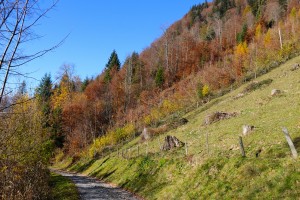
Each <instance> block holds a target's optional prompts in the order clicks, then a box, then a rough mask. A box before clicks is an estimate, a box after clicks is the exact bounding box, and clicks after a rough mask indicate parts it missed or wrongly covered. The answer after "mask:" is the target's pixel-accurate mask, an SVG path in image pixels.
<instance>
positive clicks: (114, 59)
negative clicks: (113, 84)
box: [104, 50, 121, 83]
mask: <svg viewBox="0 0 300 200" xmlns="http://www.w3.org/2000/svg"><path fill="white" fill-rule="evenodd" d="M120 68H121V63H120V60H119V58H118V54H117V53H116V51H115V50H113V52H112V53H111V55H110V57H109V60H108V62H107V64H106V65H105V72H104V73H105V75H104V81H105V82H106V83H108V82H110V80H111V79H112V77H111V72H112V71H114V70H115V71H119V70H120Z"/></svg>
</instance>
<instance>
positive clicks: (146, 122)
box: [144, 115, 151, 125]
mask: <svg viewBox="0 0 300 200" xmlns="http://www.w3.org/2000/svg"><path fill="white" fill-rule="evenodd" d="M144 124H145V125H150V124H151V116H150V115H147V116H145V117H144Z"/></svg>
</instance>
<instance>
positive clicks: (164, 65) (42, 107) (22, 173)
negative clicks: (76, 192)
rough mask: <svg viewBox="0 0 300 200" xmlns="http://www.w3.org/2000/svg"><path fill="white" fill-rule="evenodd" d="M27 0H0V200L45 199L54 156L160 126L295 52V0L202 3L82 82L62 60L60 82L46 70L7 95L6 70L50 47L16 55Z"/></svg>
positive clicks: (93, 149)
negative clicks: (36, 80)
mask: <svg viewBox="0 0 300 200" xmlns="http://www.w3.org/2000/svg"><path fill="white" fill-rule="evenodd" d="M34 2H35V1H33V2H32V1H1V2H0V8H1V15H2V16H1V18H2V20H3V21H4V24H9V25H8V26H3V23H2V24H0V28H1V30H0V31H1V33H2V35H4V37H3V38H0V40H1V43H0V44H1V52H2V59H1V62H0V72H1V75H0V77H1V78H0V80H1V89H2V93H1V96H0V117H1V120H0V130H1V134H0V197H1V199H46V198H48V195H49V186H48V184H47V179H48V178H49V171H48V169H47V167H48V165H49V162H50V160H51V157H53V156H54V155H56V154H60V153H61V154H64V155H69V156H72V157H74V158H79V157H82V156H86V157H94V156H96V155H97V154H99V153H101V152H102V151H104V150H105V148H107V147H109V146H112V145H116V144H120V143H122V142H124V141H128V140H129V139H130V138H132V137H133V136H134V135H138V134H140V133H141V131H142V129H143V128H144V127H158V126H160V125H162V124H164V123H166V121H167V120H170V119H175V118H178V117H180V116H182V115H183V114H184V113H186V112H188V111H190V110H193V109H195V108H197V107H198V106H200V105H204V104H206V103H208V102H210V101H211V100H212V99H214V98H216V97H219V96H222V95H224V94H226V93H227V92H229V91H231V90H233V89H234V88H236V87H238V86H239V85H240V84H242V83H244V82H247V81H249V80H253V79H255V78H257V77H258V76H260V75H263V74H265V73H267V72H268V71H270V70H271V69H273V68H275V67H277V66H279V65H280V64H281V63H284V62H285V61H287V60H288V59H290V58H292V57H295V56H296V55H299V50H300V35H299V34H298V33H299V31H300V2H299V1H298V0H214V1H212V2H207V1H205V2H204V3H201V4H199V5H194V6H193V7H192V8H191V9H190V11H189V12H188V13H187V14H186V15H185V16H183V18H182V19H181V20H179V21H177V22H175V23H173V24H172V25H171V26H170V27H168V28H166V29H165V30H163V34H162V35H161V37H160V38H158V39H157V40H155V41H153V43H152V44H150V45H149V46H148V47H147V48H146V49H144V50H143V51H142V52H140V53H137V52H132V54H131V55H130V56H128V57H127V58H126V60H125V62H124V63H121V62H120V60H119V58H118V54H117V52H116V51H113V52H112V53H111V56H110V57H109V58H108V61H107V64H106V65H105V67H104V70H103V71H102V72H99V75H97V76H96V77H92V78H88V77H87V78H86V79H84V80H81V79H80V77H79V76H78V75H76V74H74V72H73V71H74V70H73V66H71V65H64V66H62V67H61V70H60V72H59V74H60V77H59V81H57V82H55V83H54V82H53V77H52V76H51V74H45V75H44V77H43V78H42V79H41V81H40V83H39V84H38V86H37V88H36V89H35V92H34V94H29V93H28V92H27V89H26V83H25V82H23V83H22V84H19V86H18V87H17V88H16V89H15V90H14V92H12V93H10V92H9V89H8V88H6V86H5V82H6V79H7V77H6V76H5V74H9V73H16V72H15V71H14V68H13V67H14V65H21V64H22V63H23V62H27V61H29V60H31V59H33V58H35V57H39V56H40V55H42V54H44V53H45V51H48V50H43V51H41V52H38V53H37V54H34V55H29V56H25V57H20V56H19V55H18V54H16V55H15V50H16V49H17V47H18V41H19V40H18V38H21V39H23V40H28V38H26V37H25V34H26V31H27V30H28V29H27V27H31V24H28V25H26V26H25V25H24V26H23V24H24V23H22V22H24V18H25V16H26V14H27V13H26V9H28V10H29V9H32V8H33V6H35V5H34ZM4 10H5V12H4ZM10 13H13V14H12V15H10ZM44 13H45V12H40V13H38V14H37V16H36V17H37V19H39V17H40V16H41V15H44ZM15 16H17V19H14V17H15ZM5 19H6V20H7V22H5ZM14 20H16V22H14ZM33 23H34V22H33ZM9 26H12V27H9ZM14 27H15V32H11V31H10V30H13V28H14ZM6 29H9V31H7V30H6ZM21 33H23V35H21ZM10 36H11V37H13V42H12V43H11V41H10V40H9V38H10ZM23 37H25V38H23ZM19 43H20V41H19ZM5 44H8V50H7V48H6V47H7V46H6V45H5ZM49 51H51V49H49ZM18 56H19V57H18ZM37 185H38V186H39V187H36V186H37Z"/></svg>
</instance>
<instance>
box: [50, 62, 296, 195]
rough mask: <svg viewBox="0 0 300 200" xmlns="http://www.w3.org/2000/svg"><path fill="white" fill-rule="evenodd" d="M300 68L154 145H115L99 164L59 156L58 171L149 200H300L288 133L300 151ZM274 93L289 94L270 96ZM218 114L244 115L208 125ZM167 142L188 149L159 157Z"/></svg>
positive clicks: (282, 71) (228, 99)
mask: <svg viewBox="0 0 300 200" xmlns="http://www.w3.org/2000/svg"><path fill="white" fill-rule="evenodd" d="M298 63H300V57H296V58H294V59H291V60H289V61H288V62H286V63H285V64H283V65H281V66H280V67H278V68H275V69H273V70H272V71H271V72H269V73H268V74H265V75H263V76H261V77H259V78H257V79H255V80H254V81H252V82H247V83H245V84H243V85H241V86H240V87H238V88H237V89H236V90H233V91H231V92H229V93H228V94H226V95H224V96H221V97H219V98H216V99H213V100H212V101H210V102H208V103H206V104H204V105H202V106H200V107H198V108H195V109H194V110H192V111H191V112H188V113H187V114H186V115H185V116H184V117H185V118H186V119H188V121H189V122H188V123H187V124H185V125H182V126H180V127H178V128H177V129H174V130H171V131H169V132H165V133H162V134H159V135H156V136H155V137H154V138H153V139H152V140H149V141H148V142H144V143H140V137H136V138H135V139H133V140H131V141H130V142H129V143H125V144H124V145H119V146H114V147H113V146H111V147H110V149H109V150H108V151H107V152H106V153H104V154H102V155H101V154H100V155H98V158H97V159H96V158H94V159H91V158H88V156H84V154H82V156H81V158H80V159H77V160H76V159H73V160H72V158H69V159H67V158H64V159H63V158H62V157H59V156H58V157H57V163H56V167H59V168H64V169H68V170H72V171H77V172H82V173H84V174H86V175H91V176H95V177H98V178H100V179H103V180H105V181H108V182H113V183H115V184H117V185H120V186H122V187H124V188H127V189H129V190H131V191H133V192H135V193H137V194H139V195H141V196H143V197H144V198H145V199H297V198H299V196H300V189H299V188H300V182H299V180H300V171H299V169H300V164H299V158H297V159H293V158H292V157H291V152H290V149H289V147H288V145H287V142H286V139H285V137H284V135H283V133H282V127H287V129H288V130H289V132H290V135H291V137H292V139H293V141H294V144H295V146H296V148H297V150H298V152H299V151H300V130H299V128H300V118H299V116H300V104H299V102H300V80H299V77H300V69H298V70H291V69H292V68H293V67H294V66H295V64H298ZM266 80H267V81H266ZM249 85H251V86H249ZM246 89H247V90H246ZM272 89H279V90H280V91H282V92H281V93H280V94H279V95H276V96H271V91H272ZM245 91H247V92H245ZM241 93H243V94H244V95H243V96H241V95H238V94H241ZM238 96H239V97H238ZM216 111H223V112H237V116H235V117H232V118H230V119H225V120H221V121H218V122H215V123H212V124H209V125H203V122H204V119H205V117H206V116H207V115H208V114H211V113H213V112H216ZM246 124H248V125H253V126H255V128H254V130H253V131H252V132H251V133H250V134H249V135H246V136H243V137H242V138H243V141H244V146H245V151H246V157H242V156H241V153H240V150H239V140H238V137H239V136H241V135H242V125H246ZM166 135H174V136H176V137H178V138H179V139H180V140H181V141H184V142H187V144H188V148H186V147H182V148H179V149H174V150H171V151H160V150H159V147H160V146H161V145H162V143H163V140H164V137H165V136H166ZM146 153H148V154H147V155H146ZM122 156H123V157H122Z"/></svg>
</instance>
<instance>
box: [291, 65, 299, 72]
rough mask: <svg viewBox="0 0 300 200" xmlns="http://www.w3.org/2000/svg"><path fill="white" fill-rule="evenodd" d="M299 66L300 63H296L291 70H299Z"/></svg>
mask: <svg viewBox="0 0 300 200" xmlns="http://www.w3.org/2000/svg"><path fill="white" fill-rule="evenodd" d="M299 68H300V64H299V63H296V64H294V65H293V67H292V68H291V71H295V70H297V69H299Z"/></svg>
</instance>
